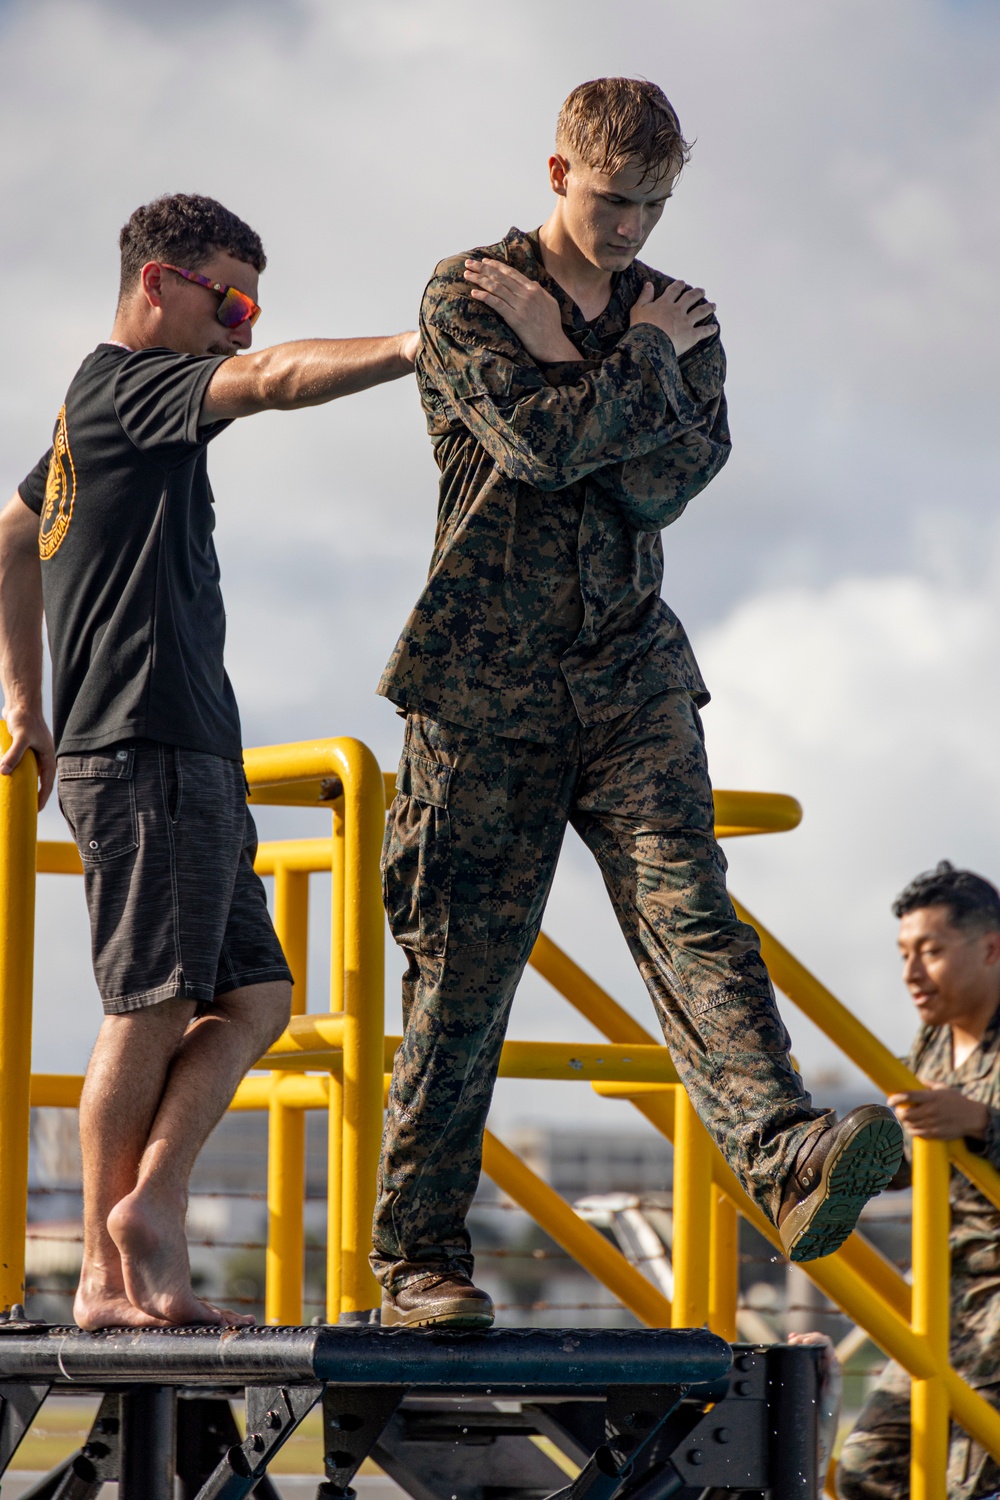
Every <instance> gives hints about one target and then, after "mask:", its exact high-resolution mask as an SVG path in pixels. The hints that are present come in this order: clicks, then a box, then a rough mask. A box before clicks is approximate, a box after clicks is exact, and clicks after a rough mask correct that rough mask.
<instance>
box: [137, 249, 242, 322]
mask: <svg viewBox="0 0 1000 1500" xmlns="http://www.w3.org/2000/svg"><path fill="white" fill-rule="evenodd" d="M160 265H161V266H162V267H163V269H164V270H165V271H175V272H176V273H177V275H178V276H183V277H184V280H185V281H194V282H197V284H198V286H207V287H208V289H209V291H210V292H218V293H219V296H220V301H219V305H218V307H217V308H216V309H215V316H216V317H217V318H218V320H219V322H220V323H221V324H222V326H223V328H239V326H240V324H241V323H249V324H250V327H251V328H252V327H253V325H254V324H255V323H256V321H257V319H258V318H259V317H260V308H259V307H258V306H257V304H256V302H255V301H254V300H253V298H252V297H248V296H247V294H246V292H241V291H240V290H239V288H238V287H235V286H225V285H224V284H223V283H222V282H221V281H213V280H212V279H211V277H209V276H201V275H199V273H198V272H197V271H185V270H184V268H183V266H172V265H170V263H169V262H168V261H165V260H161V261H160Z"/></svg>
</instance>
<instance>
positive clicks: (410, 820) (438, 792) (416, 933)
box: [382, 754, 452, 955]
mask: <svg viewBox="0 0 1000 1500" xmlns="http://www.w3.org/2000/svg"><path fill="white" fill-rule="evenodd" d="M451 774H452V768H451V766H446V765H442V764H440V763H439V762H437V761H432V760H426V759H425V758H424V757H423V756H421V755H412V754H404V757H403V760H402V761H401V762H400V766H399V772H398V774H397V776H396V795H395V797H394V799H393V803H392V807H391V808H390V810H389V817H388V820H387V822H386V827H385V841H384V843H383V845H382V896H383V899H384V901H385V912H386V916H387V918H388V921H389V931H390V932H391V933H392V935H393V937H394V938H395V940H396V942H397V943H398V944H399V945H400V947H401V948H410V949H412V951H413V952H414V953H426V954H431V955H437V954H442V953H443V952H444V950H445V944H446V942H447V940H448V914H449V909H450V905H451V822H450V820H449V816H448V790H449V787H450V784H451Z"/></svg>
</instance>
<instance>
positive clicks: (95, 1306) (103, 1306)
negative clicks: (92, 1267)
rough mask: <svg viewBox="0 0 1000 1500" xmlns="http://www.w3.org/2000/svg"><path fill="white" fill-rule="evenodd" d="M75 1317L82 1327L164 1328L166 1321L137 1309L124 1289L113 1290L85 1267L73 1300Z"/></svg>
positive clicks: (113, 1288) (121, 1287)
mask: <svg viewBox="0 0 1000 1500" xmlns="http://www.w3.org/2000/svg"><path fill="white" fill-rule="evenodd" d="M73 1317H74V1319H75V1321H76V1323H77V1326H78V1327H80V1328H88V1329H95V1328H162V1327H164V1323H163V1320H162V1318H151V1317H150V1315H149V1313H144V1312H141V1311H140V1309H139V1308H137V1307H133V1306H132V1304H131V1302H130V1301H129V1300H128V1297H127V1296H126V1295H125V1288H124V1286H117V1287H114V1286H112V1287H109V1286H107V1285H106V1284H105V1283H104V1282H102V1280H101V1279H100V1278H98V1277H95V1276H92V1275H91V1274H89V1272H88V1270H87V1267H86V1266H84V1268H83V1270H82V1271H81V1272H80V1285H79V1286H78V1287H77V1289H76V1296H75V1298H74V1299H73Z"/></svg>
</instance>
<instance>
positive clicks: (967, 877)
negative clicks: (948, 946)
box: [892, 859, 1000, 932]
mask: <svg viewBox="0 0 1000 1500" xmlns="http://www.w3.org/2000/svg"><path fill="white" fill-rule="evenodd" d="M924 906H946V907H947V908H948V914H949V918H950V920H951V922H952V924H953V925H954V926H955V927H962V928H964V929H965V930H966V931H969V932H1000V893H998V892H997V889H996V887H995V886H992V885H990V883H989V881H988V880H984V879H983V877H982V876H981V875H974V874H973V873H972V871H971V870H956V869H955V866H954V865H953V864H952V863H951V861H950V860H947V859H943V860H941V862H940V864H939V865H937V866H936V868H935V869H933V870H925V871H924V873H923V874H922V875H918V876H917V877H916V879H915V880H911V881H910V883H909V885H908V886H907V887H906V889H905V890H904V891H901V892H900V894H899V895H898V896H897V897H896V899H895V901H894V902H893V903H892V913H893V916H895V917H905V916H906V914H907V912H911V911H919V910H920V909H921V907H924Z"/></svg>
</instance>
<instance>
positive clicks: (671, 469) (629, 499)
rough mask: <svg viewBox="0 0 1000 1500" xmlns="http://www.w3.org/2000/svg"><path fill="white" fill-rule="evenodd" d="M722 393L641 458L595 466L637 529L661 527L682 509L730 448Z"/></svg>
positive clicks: (605, 487)
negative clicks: (695, 421) (697, 419)
mask: <svg viewBox="0 0 1000 1500" xmlns="http://www.w3.org/2000/svg"><path fill="white" fill-rule="evenodd" d="M730 447H731V445H730V440H729V423H728V421H727V413H726V398H725V396H721V395H720V396H719V398H718V400H717V401H716V403H715V405H714V410H713V411H709V412H708V413H706V415H705V417H704V419H703V421H702V423H701V424H700V425H699V426H698V427H695V428H691V429H689V430H688V431H687V432H684V433H681V434H680V436H679V437H675V438H674V439H673V440H672V441H671V442H669V443H665V444H664V445H663V447H662V448H654V449H653V451H652V452H651V453H647V454H645V455H644V456H643V457H642V458H630V459H626V461H625V462H624V463H621V464H610V465H609V466H608V467H607V468H604V469H598V470H597V472H596V473H595V474H594V480H595V482H596V483H597V484H598V485H600V487H601V489H602V490H603V491H604V492H605V494H606V495H608V497H609V498H610V499H612V500H614V501H615V502H616V503H617V504H618V505H619V507H620V508H621V510H622V511H623V512H624V514H625V519H626V520H627V521H628V523H629V525H630V526H634V527H635V529H636V530H637V531H661V530H662V529H663V527H664V526H669V525H670V524H671V522H672V521H676V520H677V519H678V517H679V516H681V515H683V513H684V510H685V508H686V506H687V503H688V501H689V500H693V499H694V497H695V495H699V494H700V493H701V491H702V490H703V489H704V488H705V486H706V485H707V484H708V483H709V481H710V480H712V479H714V478H715V476H716V474H718V472H719V470H720V469H721V468H722V466H723V464H724V463H725V462H726V460H727V459H728V457H729V454H730Z"/></svg>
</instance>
